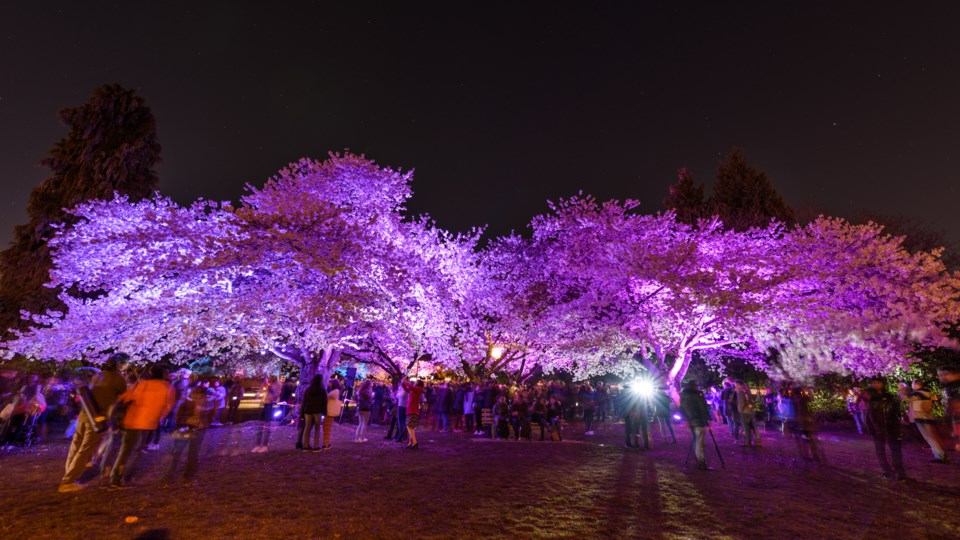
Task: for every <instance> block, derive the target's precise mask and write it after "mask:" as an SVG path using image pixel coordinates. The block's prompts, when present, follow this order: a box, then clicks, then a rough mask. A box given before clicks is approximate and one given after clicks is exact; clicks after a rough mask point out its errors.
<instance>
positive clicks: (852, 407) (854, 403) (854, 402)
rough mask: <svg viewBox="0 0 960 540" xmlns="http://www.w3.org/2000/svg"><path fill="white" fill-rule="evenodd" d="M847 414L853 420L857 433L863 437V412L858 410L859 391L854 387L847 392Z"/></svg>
mask: <svg viewBox="0 0 960 540" xmlns="http://www.w3.org/2000/svg"><path fill="white" fill-rule="evenodd" d="M846 401H847V412H849V413H850V416H851V417H852V418H853V423H854V424H855V425H856V426H857V433H859V434H861V435H863V430H864V428H865V424H864V418H863V410H862V409H861V408H860V389H859V388H857V387H856V386H854V387H852V388H851V389H850V390H848V391H847V397H846Z"/></svg>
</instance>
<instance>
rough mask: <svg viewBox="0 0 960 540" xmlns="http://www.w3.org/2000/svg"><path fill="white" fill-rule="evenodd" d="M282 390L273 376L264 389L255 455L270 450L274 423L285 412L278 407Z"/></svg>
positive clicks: (254, 449) (254, 448)
mask: <svg viewBox="0 0 960 540" xmlns="http://www.w3.org/2000/svg"><path fill="white" fill-rule="evenodd" d="M281 390H282V385H281V384H280V381H279V380H277V378H276V377H272V376H271V377H270V378H268V379H267V382H266V384H265V385H264V387H263V395H262V396H261V397H260V403H261V405H262V406H263V409H262V410H261V412H260V425H259V426H258V429H257V444H256V445H255V446H254V447H253V453H255V454H262V453H264V452H267V451H268V450H269V447H270V432H271V431H272V430H273V425H274V423H275V422H276V421H277V420H279V417H280V416H282V415H283V410H282V409H280V408H278V407H277V402H278V401H280V391H281Z"/></svg>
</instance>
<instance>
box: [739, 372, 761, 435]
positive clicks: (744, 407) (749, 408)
mask: <svg viewBox="0 0 960 540" xmlns="http://www.w3.org/2000/svg"><path fill="white" fill-rule="evenodd" d="M736 396H737V414H738V415H739V416H740V425H741V426H743V442H742V443H741V446H751V445H753V446H756V447H757V448H759V447H760V433H759V432H758V431H757V402H756V398H754V396H753V394H752V393H751V392H750V387H749V386H747V383H745V382H743V381H742V380H738V381H737V382H736Z"/></svg>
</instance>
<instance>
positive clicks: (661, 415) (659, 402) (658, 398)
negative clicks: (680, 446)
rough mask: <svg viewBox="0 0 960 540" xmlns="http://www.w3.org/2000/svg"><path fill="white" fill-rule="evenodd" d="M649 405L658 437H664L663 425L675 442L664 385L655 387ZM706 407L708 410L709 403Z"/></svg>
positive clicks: (675, 437)
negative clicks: (651, 408)
mask: <svg viewBox="0 0 960 540" xmlns="http://www.w3.org/2000/svg"><path fill="white" fill-rule="evenodd" d="M645 401H646V400H645ZM650 405H651V406H653V416H654V418H656V420H657V426H658V427H659V428H660V438H661V439H664V438H666V434H665V433H664V429H663V426H667V430H668V431H669V432H670V443H671V444H677V436H676V435H675V434H674V433H673V421H672V420H673V419H672V418H670V412H671V411H670V396H668V395H667V389H666V388H665V387H663V386H658V387H657V389H656V391H655V392H654V393H653V398H652V399H651V403H650ZM707 407H708V411H709V407H710V405H709V404H708V405H707ZM643 409H644V410H643V414H647V410H646V409H647V407H646V406H644V408H643ZM646 422H647V419H646V417H645V418H644V419H643V423H644V424H646Z"/></svg>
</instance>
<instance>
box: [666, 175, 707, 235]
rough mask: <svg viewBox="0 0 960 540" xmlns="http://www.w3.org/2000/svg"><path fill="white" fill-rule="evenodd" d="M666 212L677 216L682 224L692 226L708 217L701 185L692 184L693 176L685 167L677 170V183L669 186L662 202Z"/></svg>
mask: <svg viewBox="0 0 960 540" xmlns="http://www.w3.org/2000/svg"><path fill="white" fill-rule="evenodd" d="M663 205H664V206H665V207H666V208H667V210H673V211H674V212H676V214H677V220H678V221H680V222H682V223H690V224H694V223H696V222H697V220H698V219H700V218H702V217H709V212H708V211H707V207H706V201H705V200H704V197H703V184H694V182H693V175H692V174H690V171H688V170H687V168H686V167H680V168H679V169H677V183H676V184H674V185H672V186H670V192H669V195H667V198H665V199H664V200H663Z"/></svg>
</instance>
